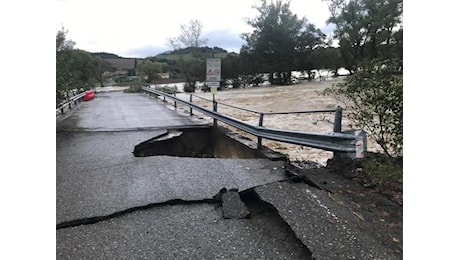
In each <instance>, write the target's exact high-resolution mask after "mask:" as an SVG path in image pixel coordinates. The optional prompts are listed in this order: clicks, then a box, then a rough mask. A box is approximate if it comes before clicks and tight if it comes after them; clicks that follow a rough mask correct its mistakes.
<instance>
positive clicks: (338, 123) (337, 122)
mask: <svg viewBox="0 0 460 260" xmlns="http://www.w3.org/2000/svg"><path fill="white" fill-rule="evenodd" d="M334 132H335V133H340V132H342V108H341V107H340V106H338V107H337V109H336V110H335V118H334Z"/></svg>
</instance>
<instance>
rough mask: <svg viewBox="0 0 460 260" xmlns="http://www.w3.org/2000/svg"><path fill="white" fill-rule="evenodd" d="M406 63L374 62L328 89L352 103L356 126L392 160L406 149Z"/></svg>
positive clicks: (394, 61) (393, 60)
mask: <svg viewBox="0 0 460 260" xmlns="http://www.w3.org/2000/svg"><path fill="white" fill-rule="evenodd" d="M402 71H403V70H402V61H401V60H399V59H392V60H372V61H371V62H366V63H363V64H362V66H361V69H359V70H358V71H357V72H356V73H355V74H353V75H351V76H349V77H347V79H346V80H345V82H344V83H339V84H336V85H335V86H334V87H332V88H328V89H326V90H325V92H324V94H326V95H331V94H332V95H335V96H336V97H337V98H338V99H341V100H342V99H343V100H342V101H344V102H345V103H346V104H347V106H348V104H349V109H348V108H347V110H349V113H350V114H349V116H350V118H351V120H352V121H353V124H354V126H356V127H359V128H362V129H364V130H365V131H366V132H368V134H369V137H370V138H372V139H373V140H375V141H376V143H377V144H378V145H379V146H380V147H381V148H382V149H383V151H384V152H385V153H386V154H387V155H388V156H391V157H396V156H400V155H402V150H403V72H402Z"/></svg>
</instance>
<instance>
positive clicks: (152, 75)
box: [138, 59, 163, 83]
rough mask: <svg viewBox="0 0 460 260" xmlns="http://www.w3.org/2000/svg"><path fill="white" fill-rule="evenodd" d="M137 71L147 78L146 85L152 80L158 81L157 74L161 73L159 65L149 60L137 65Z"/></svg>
mask: <svg viewBox="0 0 460 260" xmlns="http://www.w3.org/2000/svg"><path fill="white" fill-rule="evenodd" d="M138 70H139V72H140V73H141V74H142V75H144V76H147V80H146V82H147V83H150V82H152V81H153V80H154V79H158V78H159V75H158V73H161V72H162V71H163V70H162V65H161V63H159V62H152V61H150V60H149V59H145V60H144V61H143V62H142V63H140V64H139V65H138Z"/></svg>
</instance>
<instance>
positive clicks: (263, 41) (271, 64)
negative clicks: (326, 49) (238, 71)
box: [240, 0, 325, 84]
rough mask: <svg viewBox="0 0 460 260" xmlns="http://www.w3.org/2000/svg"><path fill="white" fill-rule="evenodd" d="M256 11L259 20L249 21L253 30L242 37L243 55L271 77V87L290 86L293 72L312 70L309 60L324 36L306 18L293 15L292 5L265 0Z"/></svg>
mask: <svg viewBox="0 0 460 260" xmlns="http://www.w3.org/2000/svg"><path fill="white" fill-rule="evenodd" d="M254 8H255V9H257V11H259V16H257V17H256V18H254V19H252V20H248V21H247V23H248V24H249V25H251V26H252V27H254V30H253V32H252V33H247V34H243V35H242V37H243V39H244V40H245V41H246V44H245V45H244V46H243V47H242V48H241V51H240V52H241V55H242V56H245V57H250V59H253V60H254V61H255V62H256V63H257V64H260V67H258V68H256V70H257V71H256V72H259V73H261V72H263V73H269V74H270V77H269V78H270V82H271V83H278V84H289V83H290V80H291V71H292V70H309V69H310V68H311V66H310V64H309V63H308V62H306V59H307V57H308V55H309V54H310V52H311V51H312V50H313V49H314V48H316V47H317V46H319V45H320V44H321V43H322V42H323V40H324V38H325V35H324V34H323V33H322V32H321V31H320V30H319V29H317V28H316V27H315V26H314V25H313V24H311V23H309V22H308V21H307V19H306V18H302V19H299V18H298V17H297V15H295V14H293V13H292V12H291V10H290V9H289V3H283V2H282V1H280V0H278V1H276V2H271V3H270V4H268V3H267V1H266V0H262V1H261V5H260V6H255V7H254ZM275 76H276V80H275Z"/></svg>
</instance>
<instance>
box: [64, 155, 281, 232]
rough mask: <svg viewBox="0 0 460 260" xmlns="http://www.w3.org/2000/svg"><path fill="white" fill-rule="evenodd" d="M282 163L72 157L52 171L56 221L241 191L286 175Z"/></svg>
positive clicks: (171, 158) (249, 160) (250, 160)
mask: <svg viewBox="0 0 460 260" xmlns="http://www.w3.org/2000/svg"><path fill="white" fill-rule="evenodd" d="M58 157H59V156H58ZM80 159H81V160H83V161H86V160H89V159H88V158H85V157H84V156H82V157H81V158H80ZM77 161H78V160H77ZM63 162H65V160H63V159H60V160H58V164H60V163H63ZM283 167H284V162H274V161H268V160H264V159H216V158H181V159H180V160H178V157H171V156H155V157H143V158H135V157H129V158H126V157H125V156H121V155H120V156H114V157H111V160H105V161H102V162H100V163H98V164H92V163H82V164H78V163H75V161H74V163H72V164H71V167H69V166H68V165H60V166H59V167H58V170H57V173H56V174H57V178H56V208H57V212H56V213H57V216H56V223H57V224H58V223H62V222H66V221H72V220H75V219H81V218H90V217H96V216H103V215H109V214H113V213H114V212H117V211H122V210H126V209H128V208H132V207H138V206H143V205H147V204H152V203H161V202H164V201H168V200H173V199H182V200H201V199H207V198H212V197H213V196H214V195H216V194H217V193H218V192H219V190H221V189H222V188H227V189H238V190H240V191H243V190H246V189H250V188H253V187H256V186H258V185H262V184H267V183H271V182H275V181H280V180H283V179H285V175H284V169H283Z"/></svg>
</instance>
